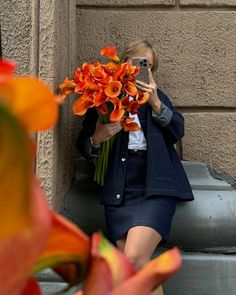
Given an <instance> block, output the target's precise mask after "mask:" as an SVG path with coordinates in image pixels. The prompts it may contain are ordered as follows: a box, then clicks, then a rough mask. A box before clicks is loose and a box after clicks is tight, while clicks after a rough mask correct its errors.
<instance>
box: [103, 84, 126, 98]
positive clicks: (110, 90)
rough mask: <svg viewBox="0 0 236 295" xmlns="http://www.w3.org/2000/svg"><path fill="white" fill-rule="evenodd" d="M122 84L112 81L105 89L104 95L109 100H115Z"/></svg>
mask: <svg viewBox="0 0 236 295" xmlns="http://www.w3.org/2000/svg"><path fill="white" fill-rule="evenodd" d="M121 88H122V84H121V83H120V82H119V81H112V82H110V83H109V84H108V85H107V86H106V87H105V90H104V91H105V94H106V96H108V97H110V98H116V97H118V96H119V95H120V92H121Z"/></svg>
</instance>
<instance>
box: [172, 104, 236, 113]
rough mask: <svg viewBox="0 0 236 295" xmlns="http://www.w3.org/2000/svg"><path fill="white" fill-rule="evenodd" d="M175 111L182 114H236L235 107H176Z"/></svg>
mask: <svg viewBox="0 0 236 295" xmlns="http://www.w3.org/2000/svg"><path fill="white" fill-rule="evenodd" d="M176 109H178V110H179V111H181V112H184V113H221V114H224V113H227V114H230V113H232V114H235V113H236V107H217V106H215V107H211V106H176Z"/></svg>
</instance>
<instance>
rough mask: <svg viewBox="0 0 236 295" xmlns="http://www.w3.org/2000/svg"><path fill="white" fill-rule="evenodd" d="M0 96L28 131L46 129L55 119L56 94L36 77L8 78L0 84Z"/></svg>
mask: <svg viewBox="0 0 236 295" xmlns="http://www.w3.org/2000/svg"><path fill="white" fill-rule="evenodd" d="M0 97H1V99H2V101H3V102H4V103H5V104H6V105H7V106H8V107H9V108H10V110H11V111H12V113H13V114H14V115H16V116H17V118H18V119H19V120H20V121H21V122H22V123H23V124H24V125H25V126H26V128H27V129H28V130H29V131H32V132H34V131H42V130H46V129H48V128H51V127H53V126H54V125H55V123H56V121H57V118H58V103H57V100H56V96H55V95H54V94H53V93H52V91H51V90H50V89H49V87H48V86H47V85H46V84H44V83H43V82H42V81H40V80H38V79H36V78H32V77H16V78H12V79H10V80H9V81H8V83H7V84H6V83H5V85H4V86H2V85H1V86H0ZM1 99H0V100H1Z"/></svg>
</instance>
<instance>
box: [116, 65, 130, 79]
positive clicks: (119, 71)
mask: <svg viewBox="0 0 236 295" xmlns="http://www.w3.org/2000/svg"><path fill="white" fill-rule="evenodd" d="M128 68H129V64H128V63H123V64H121V65H120V66H119V67H117V68H116V70H115V73H114V80H122V78H123V77H124V76H125V75H126V73H127V70H128Z"/></svg>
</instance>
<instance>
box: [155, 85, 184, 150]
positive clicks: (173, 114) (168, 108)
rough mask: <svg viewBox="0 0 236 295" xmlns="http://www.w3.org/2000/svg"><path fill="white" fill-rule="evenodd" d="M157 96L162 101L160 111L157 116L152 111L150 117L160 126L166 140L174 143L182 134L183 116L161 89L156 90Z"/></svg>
mask: <svg viewBox="0 0 236 295" xmlns="http://www.w3.org/2000/svg"><path fill="white" fill-rule="evenodd" d="M158 97H159V98H160V100H161V102H162V111H161V114H160V115H159V116H158V115H157V114H155V113H154V112H152V117H153V119H154V120H155V121H156V122H157V124H158V125H159V126H160V127H161V129H162V131H163V135H164V138H165V140H166V142H168V143H169V144H171V145H174V144H175V143H176V142H177V141H179V140H180V139H181V138H182V137H183V136H184V117H183V115H182V114H181V113H179V112H177V110H176V109H175V107H174V106H173V105H172V103H171V102H170V100H169V98H168V97H167V96H166V95H165V94H164V93H163V92H162V91H161V90H158Z"/></svg>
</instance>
